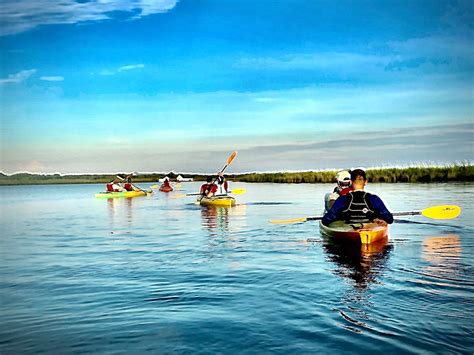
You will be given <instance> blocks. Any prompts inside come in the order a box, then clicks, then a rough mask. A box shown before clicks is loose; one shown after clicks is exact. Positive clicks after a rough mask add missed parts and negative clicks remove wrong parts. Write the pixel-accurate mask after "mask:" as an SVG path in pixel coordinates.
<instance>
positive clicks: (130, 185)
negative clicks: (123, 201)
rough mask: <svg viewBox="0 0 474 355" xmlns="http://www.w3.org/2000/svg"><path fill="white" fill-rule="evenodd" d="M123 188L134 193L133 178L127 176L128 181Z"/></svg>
mask: <svg viewBox="0 0 474 355" xmlns="http://www.w3.org/2000/svg"><path fill="white" fill-rule="evenodd" d="M123 188H124V189H125V190H127V191H134V188H133V184H132V178H131V176H127V179H126V180H125V183H124V184H123Z"/></svg>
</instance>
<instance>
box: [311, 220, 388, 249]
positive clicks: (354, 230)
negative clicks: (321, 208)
mask: <svg viewBox="0 0 474 355" xmlns="http://www.w3.org/2000/svg"><path fill="white" fill-rule="evenodd" d="M319 230H320V232H321V234H322V235H324V236H327V237H330V238H333V239H334V240H338V241H352V242H357V243H361V244H372V243H375V242H377V241H380V240H383V239H387V237H388V226H381V225H378V224H377V223H363V224H362V223H357V224H346V223H345V222H344V221H335V222H332V223H331V224H330V225H329V226H325V225H324V224H322V223H321V221H320V222H319Z"/></svg>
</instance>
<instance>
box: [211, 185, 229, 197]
mask: <svg viewBox="0 0 474 355" xmlns="http://www.w3.org/2000/svg"><path fill="white" fill-rule="evenodd" d="M216 186H217V191H216V192H215V193H214V196H225V195H227V190H226V189H225V187H224V183H222V184H216Z"/></svg>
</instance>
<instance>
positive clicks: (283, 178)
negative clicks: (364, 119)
mask: <svg viewBox="0 0 474 355" xmlns="http://www.w3.org/2000/svg"><path fill="white" fill-rule="evenodd" d="M366 171H367V177H368V179H369V181H370V182H379V183H399V182H402V183H415V182H421V183H430V182H473V181H474V165H459V164H456V165H448V166H444V167H407V168H377V169H367V170H366ZM335 174H336V170H333V171H308V172H282V173H246V174H226V177H227V179H229V180H232V181H239V182H256V183H258V182H273V183H332V182H334V175H335ZM177 175H178V174H174V173H168V174H166V173H153V174H143V175H139V176H136V177H134V179H133V181H134V182H135V183H140V182H155V183H156V182H157V181H158V180H159V179H161V178H163V177H164V176H169V177H170V178H171V180H173V179H174V178H175V177H176V176H177ZM182 176H183V177H185V178H193V179H194V181H204V180H205V179H206V175H202V174H182ZM114 178H115V174H83V175H60V174H29V173H19V174H13V175H5V174H0V186H6V185H50V184H100V183H103V184H105V183H107V182H110V181H111V180H112V179H114Z"/></svg>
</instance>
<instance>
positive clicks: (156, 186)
mask: <svg viewBox="0 0 474 355" xmlns="http://www.w3.org/2000/svg"><path fill="white" fill-rule="evenodd" d="M159 187H160V185H151V186H150V188H151V189H158V188H159Z"/></svg>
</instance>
